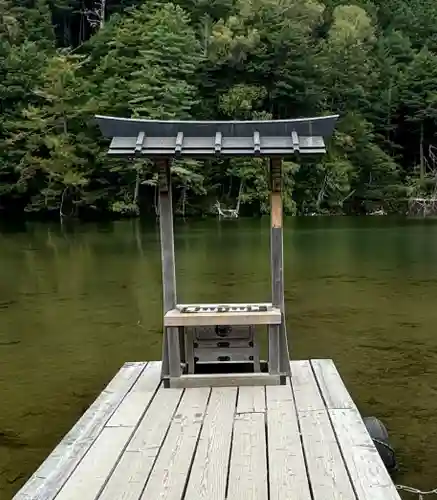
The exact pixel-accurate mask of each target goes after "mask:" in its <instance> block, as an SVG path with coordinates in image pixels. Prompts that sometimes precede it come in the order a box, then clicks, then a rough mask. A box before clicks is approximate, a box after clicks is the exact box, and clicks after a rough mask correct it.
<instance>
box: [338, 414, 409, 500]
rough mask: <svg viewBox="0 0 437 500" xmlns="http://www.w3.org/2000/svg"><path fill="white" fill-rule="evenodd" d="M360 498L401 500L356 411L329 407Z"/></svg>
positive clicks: (361, 499)
mask: <svg viewBox="0 0 437 500" xmlns="http://www.w3.org/2000/svg"><path fill="white" fill-rule="evenodd" d="M329 415H330V417H331V421H332V425H333V427H334V430H335V433H336V435H337V440H338V442H339V445H340V448H341V451H342V453H343V457H344V460H345V462H346V467H347V469H348V471H349V474H350V477H351V480H352V483H353V485H354V489H355V492H356V494H357V498H358V500H400V496H399V493H398V492H397V490H396V487H395V486H394V484H393V482H392V480H391V478H390V475H389V474H388V472H387V469H386V468H385V466H384V464H383V462H382V460H381V457H380V456H379V453H378V451H377V450H376V448H375V445H374V444H373V441H372V439H371V438H370V436H369V434H368V432H367V429H366V427H365V425H364V423H363V421H362V419H361V416H360V414H359V413H358V411H357V410H351V409H342V410H335V409H334V410H329Z"/></svg>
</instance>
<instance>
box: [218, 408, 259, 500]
mask: <svg viewBox="0 0 437 500" xmlns="http://www.w3.org/2000/svg"><path fill="white" fill-rule="evenodd" d="M227 498H229V500H267V498H268V492H267V456H266V430H265V415H264V414H262V413H242V414H241V415H237V416H236V417H235V422H234V435H233V440H232V454H231V463H230V470H229V483H228V494H227Z"/></svg>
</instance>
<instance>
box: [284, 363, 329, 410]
mask: <svg viewBox="0 0 437 500" xmlns="http://www.w3.org/2000/svg"><path fill="white" fill-rule="evenodd" d="M290 369H291V385H292V387H293V392H294V397H295V399H296V406H297V409H298V410H305V411H307V410H323V409H325V404H324V402H323V399H322V396H321V395H320V391H319V388H318V386H317V382H316V379H315V377H314V373H313V371H312V369H311V364H310V362H309V361H291V362H290Z"/></svg>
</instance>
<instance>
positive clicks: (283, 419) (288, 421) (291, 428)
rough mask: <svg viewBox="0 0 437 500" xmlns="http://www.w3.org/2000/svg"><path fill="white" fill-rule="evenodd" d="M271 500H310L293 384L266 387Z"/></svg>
mask: <svg viewBox="0 0 437 500" xmlns="http://www.w3.org/2000/svg"><path fill="white" fill-rule="evenodd" d="M266 393H267V436H268V440H267V442H268V463H269V484H270V497H269V500H286V499H293V500H311V493H310V488H309V483H308V476H307V471H306V465H305V460H304V454H303V450H302V443H301V438H300V433H299V426H298V422H297V416H296V408H295V406H294V401H293V394H292V392H291V387H290V384H287V385H282V386H277V387H266Z"/></svg>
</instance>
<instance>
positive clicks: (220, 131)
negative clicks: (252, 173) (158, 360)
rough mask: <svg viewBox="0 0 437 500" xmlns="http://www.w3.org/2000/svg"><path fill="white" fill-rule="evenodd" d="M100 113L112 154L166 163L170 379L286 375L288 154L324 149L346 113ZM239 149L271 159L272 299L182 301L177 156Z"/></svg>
mask: <svg viewBox="0 0 437 500" xmlns="http://www.w3.org/2000/svg"><path fill="white" fill-rule="evenodd" d="M96 118H97V122H98V124H99V126H100V130H101V132H102V134H103V135H104V136H105V137H108V138H111V139H112V141H111V144H110V146H109V151H108V154H109V155H112V156H127V157H135V156H139V157H145V158H150V159H152V160H154V162H155V165H156V167H157V169H158V174H159V213H160V235H161V259H162V282H163V305H164V339H163V353H162V379H163V381H164V384H165V386H166V387H191V386H197V387H198V386H208V387H211V386H226V385H239V386H241V385H276V384H281V383H285V379H286V374H287V373H288V372H289V353H288V343H287V333H286V328H285V308H284V268H283V238H282V224H283V215H282V160H283V159H284V158H291V159H296V157H298V156H299V155H301V154H302V155H316V156H317V155H321V154H324V153H325V152H326V147H325V140H326V139H327V138H329V137H330V136H331V135H332V133H333V129H334V126H335V122H336V120H337V118H338V115H331V116H323V117H318V118H302V119H288V120H262V121H179V120H169V121H164V120H144V119H132V118H116V117H112V116H97V117H96ZM234 156H248V157H267V158H269V161H270V177H271V257H270V263H271V284H272V290H271V296H272V302H271V303H264V304H180V303H178V301H177V295H176V273H175V255H174V237H173V211H172V197H171V174H170V163H171V160H172V159H173V158H196V159H205V158H214V157H234ZM256 325H266V326H267V328H268V345H269V348H268V360H267V363H266V364H265V365H264V364H263V365H262V364H261V363H260V361H259V351H258V347H257V344H256V342H255V337H254V327H255V326H256ZM242 331H243V333H242ZM235 360H236V361H240V362H241V361H242V364H243V365H244V367H245V368H243V370H244V371H243V372H241V371H239V372H238V373H237V372H236V371H235V369H234V368H235V366H236V365H235V364H233V362H234V361H235ZM201 365H202V366H201ZM218 365H220V367H221V369H220V370H218V369H217V368H218ZM223 366H225V370H226V371H225V373H223ZM262 366H263V367H264V370H263V369H262ZM205 370H206V373H205Z"/></svg>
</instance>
